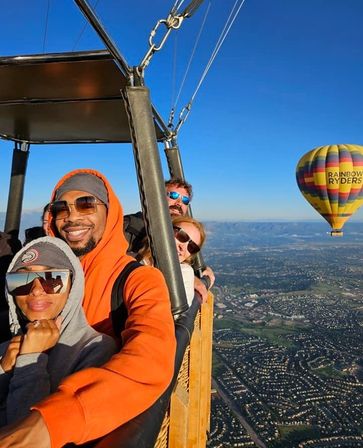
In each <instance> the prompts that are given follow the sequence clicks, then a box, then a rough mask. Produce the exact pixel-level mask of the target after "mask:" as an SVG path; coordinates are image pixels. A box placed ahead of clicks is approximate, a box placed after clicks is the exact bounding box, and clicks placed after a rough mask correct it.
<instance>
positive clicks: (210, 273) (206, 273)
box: [202, 266, 216, 289]
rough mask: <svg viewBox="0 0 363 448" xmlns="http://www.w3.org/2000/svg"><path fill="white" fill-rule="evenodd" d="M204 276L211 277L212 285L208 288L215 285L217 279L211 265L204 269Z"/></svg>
mask: <svg viewBox="0 0 363 448" xmlns="http://www.w3.org/2000/svg"><path fill="white" fill-rule="evenodd" d="M204 276H207V277H209V278H210V285H209V288H208V289H210V288H211V287H212V286H213V285H214V282H215V279H216V278H215V276H214V272H213V271H212V269H211V267H210V266H207V267H206V268H205V269H204V271H203V272H202V277H204Z"/></svg>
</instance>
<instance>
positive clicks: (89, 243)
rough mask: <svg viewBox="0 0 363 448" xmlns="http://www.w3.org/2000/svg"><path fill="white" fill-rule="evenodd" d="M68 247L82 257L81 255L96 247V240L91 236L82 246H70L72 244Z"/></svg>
mask: <svg viewBox="0 0 363 448" xmlns="http://www.w3.org/2000/svg"><path fill="white" fill-rule="evenodd" d="M69 247H70V248H71V249H72V251H73V253H74V255H75V256H76V257H83V255H86V254H88V253H89V252H91V250H93V249H94V248H95V247H96V241H95V240H94V239H93V238H90V239H89V240H88V241H87V243H86V245H85V246H83V247H72V246H69Z"/></svg>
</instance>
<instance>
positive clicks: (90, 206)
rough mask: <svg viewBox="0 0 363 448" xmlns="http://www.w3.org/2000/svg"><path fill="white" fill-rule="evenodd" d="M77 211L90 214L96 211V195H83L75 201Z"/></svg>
mask: <svg viewBox="0 0 363 448" xmlns="http://www.w3.org/2000/svg"><path fill="white" fill-rule="evenodd" d="M74 205H75V207H76V210H77V212H79V213H81V214H82V215H88V214H91V213H94V212H95V211H96V198H95V197H94V196H82V197H80V198H77V199H76V201H75V203H74Z"/></svg>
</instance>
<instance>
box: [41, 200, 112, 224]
mask: <svg viewBox="0 0 363 448" xmlns="http://www.w3.org/2000/svg"><path fill="white" fill-rule="evenodd" d="M70 205H73V206H74V208H75V209H76V210H77V212H78V213H79V214H80V215H92V214H93V213H96V212H97V205H106V204H104V203H103V202H100V201H98V200H97V199H96V198H95V197H94V196H81V197H80V198H77V199H76V200H75V201H74V203H73V204H70V203H69V202H67V201H54V202H51V204H50V206H49V212H50V214H51V215H52V216H53V218H54V219H64V218H68V216H69V215H70V214H71V209H70Z"/></svg>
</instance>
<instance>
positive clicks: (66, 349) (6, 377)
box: [0, 237, 117, 425]
mask: <svg viewBox="0 0 363 448" xmlns="http://www.w3.org/2000/svg"><path fill="white" fill-rule="evenodd" d="M38 243H46V244H47V245H50V246H56V247H57V248H59V249H60V250H61V251H62V252H63V253H64V255H65V256H66V257H67V258H68V259H69V262H70V265H71V266H72V274H73V275H72V286H71V289H70V292H69V295H68V299H67V301H66V303H65V306H64V308H63V310H62V311H61V313H60V317H61V318H62V323H61V328H60V337H59V340H58V342H57V344H56V345H55V346H54V347H52V348H51V349H50V350H48V351H47V352H44V353H29V354H22V355H20V354H19V355H18V356H17V358H16V363H15V366H14V369H13V370H12V372H10V373H5V372H4V370H3V369H2V368H1V366H0V399H1V403H2V405H1V412H0V424H1V425H5V424H9V423H12V422H13V421H15V420H17V419H18V418H20V417H24V416H26V415H27V414H29V412H30V408H31V406H33V405H34V404H36V403H37V402H38V401H40V400H42V399H43V398H45V397H46V396H48V395H49V394H50V393H51V392H54V391H55V390H57V387H58V385H59V383H60V382H61V380H62V379H63V378H64V377H66V376H68V375H70V374H71V373H73V372H77V371H79V370H81V369H84V368H86V367H90V366H99V365H102V364H103V363H104V362H106V361H107V360H108V359H110V357H111V356H112V355H113V354H114V353H115V352H116V351H117V346H116V343H115V341H114V340H113V338H111V337H110V336H106V335H103V334H100V333H98V332H97V331H95V330H94V329H93V328H92V327H91V326H90V325H89V324H88V323H87V321H86V318H85V315H84V312H83V309H82V299H83V293H84V276H83V271H82V268H81V265H80V263H79V261H78V259H77V257H76V256H75V255H74V254H73V252H72V250H71V249H70V248H69V246H68V245H67V244H66V243H65V242H64V241H62V240H60V239H58V238H50V237H43V238H38V239H36V240H33V241H32V242H31V243H29V244H27V245H26V246H25V247H24V248H23V249H22V250H21V251H20V252H18V253H17V254H16V255H15V257H14V258H13V260H12V262H11V264H10V266H9V268H8V272H11V271H12V270H13V267H14V265H15V264H16V262H17V261H18V260H20V259H21V257H22V255H23V254H24V253H26V252H27V251H28V250H29V249H31V248H32V247H33V246H35V245H36V244H38ZM43 250H45V249H43ZM51 267H52V268H57V267H59V266H51ZM6 294H7V301H8V304H9V322H10V330H11V334H12V335H13V336H17V335H21V334H23V330H22V326H21V324H20V322H19V317H18V316H19V313H18V312H17V307H16V304H15V299H14V297H13V296H12V295H11V294H9V293H8V292H6ZM9 342H10V341H8V342H4V343H3V344H1V345H0V356H3V355H4V353H5V352H6V349H7V347H8V345H9Z"/></svg>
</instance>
